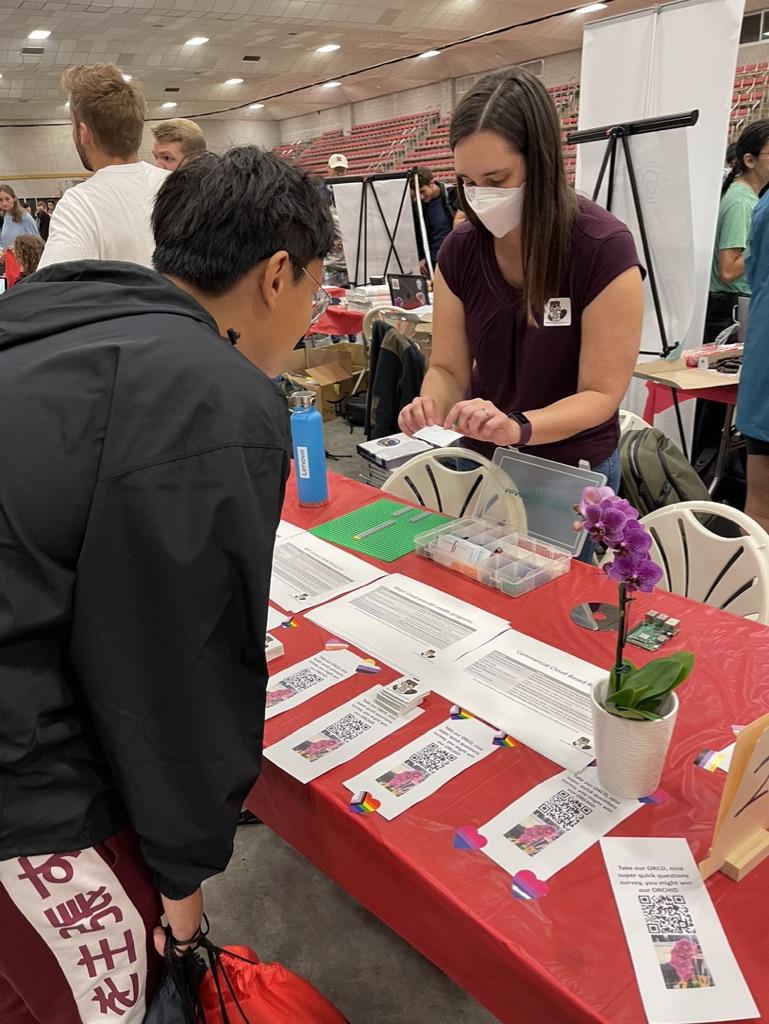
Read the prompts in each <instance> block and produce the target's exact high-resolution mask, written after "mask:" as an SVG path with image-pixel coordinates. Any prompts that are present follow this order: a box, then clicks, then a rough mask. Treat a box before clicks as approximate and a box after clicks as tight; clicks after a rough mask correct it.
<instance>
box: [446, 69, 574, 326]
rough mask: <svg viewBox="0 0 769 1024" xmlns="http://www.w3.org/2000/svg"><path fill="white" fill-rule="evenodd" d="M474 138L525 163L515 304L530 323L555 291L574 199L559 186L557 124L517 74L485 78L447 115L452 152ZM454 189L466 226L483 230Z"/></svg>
mask: <svg viewBox="0 0 769 1024" xmlns="http://www.w3.org/2000/svg"><path fill="white" fill-rule="evenodd" d="M476 132H496V134H497V135H499V136H501V137H502V138H503V139H504V140H505V141H506V142H507V143H508V144H509V145H510V146H511V147H512V148H513V149H515V150H517V151H518V152H519V153H521V155H522V156H523V157H524V158H525V160H526V192H525V194H524V200H523V215H522V218H521V257H522V261H523V278H524V280H523V303H524V309H525V310H526V316H527V318H528V320H529V322H530V323H536V322H537V320H539V319H541V318H542V311H543V310H544V308H545V303H546V302H547V300H548V299H549V298H551V297H552V296H553V295H557V294H558V292H559V290H560V285H561V276H562V274H563V271H564V268H565V267H566V261H567V258H568V252H569V246H570V243H571V229H572V224H573V221H574V217H575V215H576V212H577V198H576V194H575V192H574V189H572V188H571V187H570V186H569V185H567V183H566V174H565V172H564V168H563V155H562V152H561V123H560V120H559V117H558V112H557V110H556V109H555V104H554V103H553V101H552V100H551V99H550V96H549V94H548V92H547V89H546V88H545V87H544V85H543V84H542V83H541V82H540V80H539V79H538V78H535V77H534V75H531V74H529V72H528V71H524V70H523V68H510V69H508V70H507V71H495V72H493V73H492V74H490V75H486V76H485V77H484V78H482V79H481V80H480V82H478V83H477V85H476V86H475V88H474V89H472V90H471V91H470V92H468V93H466V95H465V96H464V97H463V98H462V100H461V102H460V104H459V106H458V107H457V109H456V110H455V111H454V116H453V117H452V119H451V128H450V131H449V142H450V145H451V148H452V150H453V149H454V147H455V146H456V144H457V143H458V142H460V141H461V140H462V139H466V138H467V137H468V136H470V135H474V134H475V133H476ZM457 188H458V191H459V195H460V198H461V200H462V206H463V208H464V211H465V214H466V215H467V218H468V220H470V221H471V222H472V223H473V224H474V225H475V226H476V227H477V228H479V229H480V230H481V231H485V230H486V229H485V228H484V227H483V225H482V224H481V223H480V221H479V219H478V217H477V216H476V215H475V213H473V211H472V210H471V209H470V207H469V205H468V203H467V200H466V198H465V192H464V187H463V184H462V182H461V181H460V180H459V179H457Z"/></svg>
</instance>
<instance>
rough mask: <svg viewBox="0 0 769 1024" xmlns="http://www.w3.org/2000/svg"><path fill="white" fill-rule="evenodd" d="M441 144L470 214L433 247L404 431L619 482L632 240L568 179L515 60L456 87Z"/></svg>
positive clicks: (633, 354) (634, 340)
mask: <svg viewBox="0 0 769 1024" xmlns="http://www.w3.org/2000/svg"><path fill="white" fill-rule="evenodd" d="M450 143H451V148H452V151H453V154H454V164H455V168H456V174H457V180H458V182H459V186H458V187H459V192H460V198H461V200H462V205H463V208H464V210H465V212H466V214H467V221H466V222H465V223H463V224H460V225H459V226H458V227H457V228H456V229H455V230H454V231H452V232H451V233H450V234H449V236H448V237H447V238H446V241H445V242H444V243H443V247H442V248H441V252H440V256H439V259H438V270H437V271H436V274H435V281H434V286H435V288H434V292H433V304H434V310H433V349H432V356H431V360H430V367H429V369H428V371H427V375H426V376H425V379H424V384H423V386H422V393H421V396H420V397H419V398H417V399H415V400H414V401H413V402H411V403H409V405H407V406H405V407H404V408H403V410H402V411H401V414H400V427H401V430H403V431H404V432H405V433H406V434H408V435H412V434H414V432H415V431H417V430H419V429H420V428H421V427H424V426H428V425H433V424H436V423H437V424H440V425H441V426H446V427H453V426H456V429H457V430H458V431H460V433H462V434H464V435H465V439H466V443H467V444H468V445H469V447H472V448H474V449H476V450H478V451H481V452H482V453H483V454H490V453H491V452H493V450H494V448H495V447H497V446H507V445H515V446H516V447H519V446H520V447H521V448H522V449H523V450H524V451H526V452H528V453H530V454H532V455H541V456H543V457H544V458H547V459H554V460H555V461H557V462H564V463H566V464H567V465H571V466H577V465H579V464H580V462H581V461H582V460H585V461H586V462H588V463H589V464H590V466H591V468H592V469H594V470H596V471H597V472H599V473H604V474H605V475H606V477H607V483H608V484H609V486H610V487H612V488H614V489H615V490H616V489H617V487H618V485H619V478H620V465H619V457H618V454H617V443H618V441H619V420H618V414H617V410H618V407H619V403H620V401H621V399H622V396H623V395H624V394H625V391H626V389H627V386H628V383H629V381H630V378H631V375H632V373H633V367H634V366H635V362H636V358H637V356H638V347H639V343H640V338H641V320H642V315H643V285H642V278H641V272H640V269H639V261H638V255H637V253H636V249H635V245H634V243H633V236H632V235H631V233H630V231H629V230H628V229H627V227H626V226H625V225H624V224H622V223H621V222H620V221H619V220H617V218H616V217H614V216H613V215H612V214H611V213H608V212H607V211H606V210H604V209H602V208H601V207H600V206H598V205H596V204H595V203H592V202H591V201H590V200H589V199H586V198H584V197H582V196H577V195H576V194H575V192H574V190H573V189H572V188H571V187H570V186H569V185H568V184H567V182H566V176H565V172H564V166H563V155H562V147H561V126H560V121H559V118H558V113H557V111H556V109H555V106H554V104H553V101H552V99H551V98H550V96H549V95H548V92H547V90H546V88H545V87H544V86H543V84H542V82H541V81H540V79H539V78H536V77H535V76H534V75H531V74H529V73H528V72H527V71H525V70H523V69H522V68H512V69H510V70H509V71H500V72H497V73H494V74H491V75H486V76H485V77H484V78H482V79H481V80H480V81H479V82H478V83H477V84H476V85H475V86H474V88H473V89H472V90H471V91H470V92H468V93H466V94H465V96H464V97H463V98H462V101H461V102H460V104H459V106H458V107H457V109H456V110H455V111H454V116H453V118H452V121H451V129H450Z"/></svg>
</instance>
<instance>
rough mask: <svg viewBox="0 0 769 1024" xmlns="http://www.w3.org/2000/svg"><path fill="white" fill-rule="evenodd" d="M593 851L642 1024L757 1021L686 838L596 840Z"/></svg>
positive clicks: (750, 999) (757, 1015)
mask: <svg viewBox="0 0 769 1024" xmlns="http://www.w3.org/2000/svg"><path fill="white" fill-rule="evenodd" d="M601 850H602V852H603V857H604V860H605V862H606V870H607V871H608V873H609V880H610V881H611V885H612V889H613V890H614V898H615V900H616V901H617V909H618V911H619V915H620V918H621V919H622V927H623V928H624V930H625V938H626V940H627V944H628V947H629V950H630V957H631V959H632V961H633V967H634V969H635V973H636V979H637V981H638V988H639V989H640V993H641V999H642V1000H643V1004H644V1009H645V1010H646V1015H647V1017H648V1018H649V1024H714V1022H716V1021H734V1020H755V1019H757V1018H758V1017H759V1013H758V1008H757V1006H756V1004H755V1002H754V1001H753V998H752V996H751V994H750V991H749V989H748V987H747V985H746V984H745V979H744V977H743V976H742V972H741V971H740V968H739V965H738V964H737V961H736V960H735V958H734V954H733V953H732V950H731V947H730V946H729V942H728V940H727V938H726V935H725V934H724V930H723V928H722V927H721V922H720V921H719V919H718V915H717V914H716V911H715V908H714V906H713V903H712V901H711V899H710V895H709V893H708V890H707V889H706V887H705V883H704V882H703V881H702V879H701V878H700V875H699V871H698V870H697V865H696V864H695V863H694V858H693V857H692V854H691V850H690V849H689V844H688V843H687V842H686V840H685V839H625V838H611V839H602V840H601ZM757 909H758V908H757Z"/></svg>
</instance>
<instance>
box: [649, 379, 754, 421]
mask: <svg viewBox="0 0 769 1024" xmlns="http://www.w3.org/2000/svg"><path fill="white" fill-rule="evenodd" d="M673 390H674V389H673V388H670V387H668V385H667V384H659V383H657V381H653V380H647V382H646V391H647V395H646V402H645V403H644V411H643V418H644V419H645V420H646V422H647V423H651V424H654V417H655V416H656V415H657V413H658V412H664V411H665V410H666V409H670V407H671V406H672V405H673ZM676 395H677V396H678V401H679V402H685V401H686V400H687V399H689V398H709V399H710V400H711V401H713V402H723V403H724V405H736V404H737V385H736V384H729V385H726V384H722V385H721V386H720V387H717V388H697V389H696V390H695V391H681V390H680V389H678V390H676Z"/></svg>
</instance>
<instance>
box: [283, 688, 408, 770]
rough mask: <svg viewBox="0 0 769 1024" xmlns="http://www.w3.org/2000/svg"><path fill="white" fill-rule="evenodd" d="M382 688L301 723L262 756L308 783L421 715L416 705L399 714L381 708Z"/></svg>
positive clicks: (372, 689) (373, 689) (367, 692)
mask: <svg viewBox="0 0 769 1024" xmlns="http://www.w3.org/2000/svg"><path fill="white" fill-rule="evenodd" d="M381 689H382V688H381V686H373V687H372V688H371V689H370V690H367V691H366V692H365V693H362V694H361V695H360V696H359V697H355V698H353V700H348V701H347V703H346V704H340V705H339V707H338V708H334V710H333V711H329V713H328V714H327V715H323V716H322V717H321V718H316V719H315V721H314V722H310V723H309V724H308V725H303V726H302V728H301V729H297V731H296V732H293V733H291V735H290V736H287V737H286V738H285V739H283V740H281V741H280V742H279V743H274V744H273V745H272V746H271V747H267V749H266V750H265V751H264V756H265V757H266V758H267V760H268V761H272V762H273V764H276V765H278V767H280V768H282V769H283V770H284V771H286V772H288V774H289V775H293V777H294V778H295V779H299V781H300V782H311V781H312V780H313V779H317V778H318V777H319V776H320V775H324V774H325V773H326V772H328V771H331V769H332V768H336V767H337V765H340V764H344V762H345V761H350V760H352V758H353V757H356V756H357V755H358V754H360V753H361V752H362V751H364V750H366V749H367V748H368V747H371V746H373V745H374V744H375V743H378V742H379V741H380V740H382V739H384V738H385V736H389V735H390V734H391V733H393V732H396V731H397V730H398V729H400V728H401V726H403V725H405V724H406V723H407V722H411V721H413V720H414V719H415V718H416V717H417V716H418V715H421V714H422V712H421V711H420V710H419V708H416V709H415V710H413V711H410V712H409V713H408V714H406V715H399V714H397V713H395V712H393V711H388V710H387V709H386V708H383V707H381V706H380V705H379V704H377V701H376V697H377V694H378V693H379V691H380V690H381Z"/></svg>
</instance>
